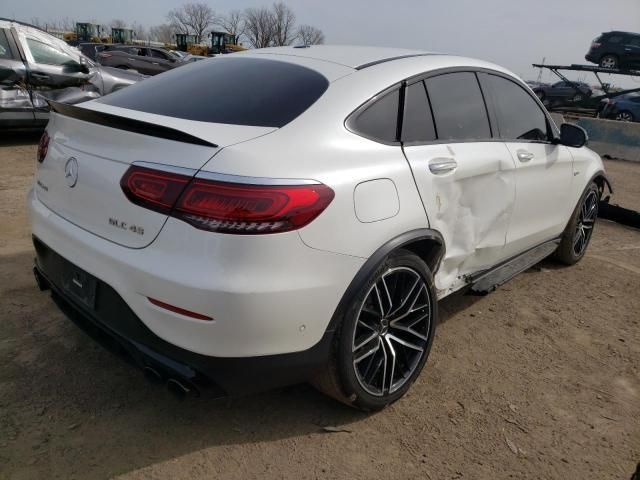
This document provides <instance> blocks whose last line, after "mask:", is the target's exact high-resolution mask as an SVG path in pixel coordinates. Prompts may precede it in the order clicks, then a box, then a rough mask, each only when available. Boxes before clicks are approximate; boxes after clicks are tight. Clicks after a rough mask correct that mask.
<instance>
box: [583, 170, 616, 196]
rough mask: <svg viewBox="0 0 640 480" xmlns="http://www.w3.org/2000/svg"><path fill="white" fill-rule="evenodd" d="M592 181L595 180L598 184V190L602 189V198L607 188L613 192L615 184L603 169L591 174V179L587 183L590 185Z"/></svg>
mask: <svg viewBox="0 0 640 480" xmlns="http://www.w3.org/2000/svg"><path fill="white" fill-rule="evenodd" d="M591 182H595V183H596V185H598V190H600V198H602V196H603V195H604V191H605V188H606V189H607V190H609V193H610V194H613V186H612V185H611V182H610V181H609V179H608V178H607V175H606V174H605V173H604V172H603V171H602V170H599V171H597V172H596V173H594V174H593V175H592V176H591V179H590V180H589V181H588V182H587V185H589V184H590V183H591Z"/></svg>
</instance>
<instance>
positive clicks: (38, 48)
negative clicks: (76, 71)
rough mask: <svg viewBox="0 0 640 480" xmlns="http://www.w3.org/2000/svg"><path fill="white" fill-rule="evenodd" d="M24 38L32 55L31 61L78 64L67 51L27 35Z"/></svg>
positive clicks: (61, 64) (63, 64)
mask: <svg viewBox="0 0 640 480" xmlns="http://www.w3.org/2000/svg"><path fill="white" fill-rule="evenodd" d="M26 40H27V46H28V47H29V51H30V52H31V56H32V57H33V61H34V62H36V63H43V64H46V65H59V66H67V65H77V64H78V61H77V60H76V59H75V58H73V57H72V56H71V55H69V54H68V53H67V52H64V51H62V50H61V49H58V48H56V47H55V46H54V45H51V44H47V43H44V42H41V41H40V40H37V39H35V38H33V37H27V38H26Z"/></svg>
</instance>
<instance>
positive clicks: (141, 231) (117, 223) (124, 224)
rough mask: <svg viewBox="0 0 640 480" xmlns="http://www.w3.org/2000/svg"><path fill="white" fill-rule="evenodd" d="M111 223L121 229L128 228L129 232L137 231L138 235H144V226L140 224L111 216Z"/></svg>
mask: <svg viewBox="0 0 640 480" xmlns="http://www.w3.org/2000/svg"><path fill="white" fill-rule="evenodd" d="M109 225H111V226H112V227H116V228H119V229H120V230H128V231H129V232H132V233H136V234H138V235H144V227H141V226H139V225H130V224H128V223H127V222H123V221H122V220H118V219H117V218H113V217H109Z"/></svg>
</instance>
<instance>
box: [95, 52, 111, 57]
mask: <svg viewBox="0 0 640 480" xmlns="http://www.w3.org/2000/svg"><path fill="white" fill-rule="evenodd" d="M98 56H99V57H101V58H109V57H113V54H111V53H99V54H98Z"/></svg>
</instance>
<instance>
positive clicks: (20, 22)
mask: <svg viewBox="0 0 640 480" xmlns="http://www.w3.org/2000/svg"><path fill="white" fill-rule="evenodd" d="M0 21H5V22H13V23H17V24H18V25H22V26H24V27H31V28H35V29H36V30H40V31H41V32H45V33H48V32H47V31H46V30H44V29H43V28H42V27H38V26H36V25H31V24H30V23H27V22H23V21H21V20H15V19H13V20H12V19H10V18H5V17H0Z"/></svg>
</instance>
